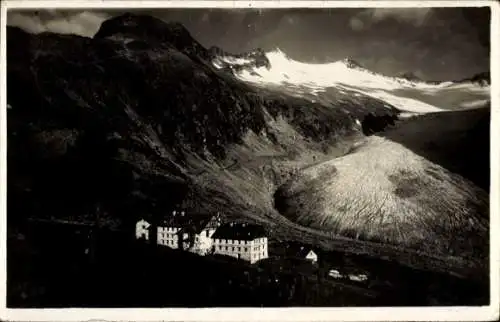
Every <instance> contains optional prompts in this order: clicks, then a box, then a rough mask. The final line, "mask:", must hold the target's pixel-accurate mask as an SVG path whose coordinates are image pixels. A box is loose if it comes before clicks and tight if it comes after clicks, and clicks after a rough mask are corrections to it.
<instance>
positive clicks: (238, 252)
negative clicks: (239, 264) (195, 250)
mask: <svg viewBox="0 0 500 322" xmlns="http://www.w3.org/2000/svg"><path fill="white" fill-rule="evenodd" d="M214 247H215V254H220V255H226V256H231V257H234V258H238V259H242V260H246V261H249V262H250V263H252V264H253V263H255V262H258V261H259V260H262V259H264V258H267V257H268V250H267V238H266V237H263V238H257V239H254V240H251V241H245V240H231V239H229V240H226V239H215V240H214Z"/></svg>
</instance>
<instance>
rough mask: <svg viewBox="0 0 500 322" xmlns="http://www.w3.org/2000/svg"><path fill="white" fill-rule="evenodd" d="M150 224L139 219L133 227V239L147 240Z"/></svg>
mask: <svg viewBox="0 0 500 322" xmlns="http://www.w3.org/2000/svg"><path fill="white" fill-rule="evenodd" d="M150 227H151V224H150V223H149V222H147V221H146V220H144V219H140V220H139V221H138V222H137V223H136V225H135V238H137V239H144V240H149V229H150Z"/></svg>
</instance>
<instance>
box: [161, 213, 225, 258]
mask: <svg viewBox="0 0 500 322" xmlns="http://www.w3.org/2000/svg"><path fill="white" fill-rule="evenodd" d="M220 224H221V218H220V216H219V215H211V214H196V213H190V214H186V213H185V212H184V211H181V212H178V211H173V212H172V214H170V215H168V216H166V217H165V218H164V220H163V221H161V222H160V223H159V224H158V226H157V236H156V237H157V243H158V245H164V246H167V247H170V248H173V249H181V250H187V251H190V252H193V253H196V254H199V255H206V254H207V253H208V252H209V251H210V250H211V248H212V243H213V240H212V238H211V237H212V235H213V234H214V233H215V231H216V229H217V227H219V226H220Z"/></svg>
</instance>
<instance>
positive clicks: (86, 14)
mask: <svg viewBox="0 0 500 322" xmlns="http://www.w3.org/2000/svg"><path fill="white" fill-rule="evenodd" d="M108 17H109V15H108V14H107V13H103V12H94V11H80V12H70V11H59V10H43V11H40V12H33V11H15V12H9V13H8V14H7V25H9V26H15V27H19V28H22V29H24V30H26V31H27V32H31V33H40V32H45V31H49V32H55V33H60V34H75V35H80V36H86V37H92V36H94V34H95V33H96V32H97V31H98V30H99V27H100V26H101V23H102V22H103V21H104V20H106V19H107V18H108Z"/></svg>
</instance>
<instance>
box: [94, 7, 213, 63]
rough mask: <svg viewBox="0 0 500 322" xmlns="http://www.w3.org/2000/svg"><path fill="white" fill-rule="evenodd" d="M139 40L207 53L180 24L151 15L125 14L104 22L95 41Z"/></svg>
mask: <svg viewBox="0 0 500 322" xmlns="http://www.w3.org/2000/svg"><path fill="white" fill-rule="evenodd" d="M103 38H108V39H109V38H112V39H114V40H128V39H131V40H139V41H145V42H152V43H165V44H170V45H172V46H174V47H176V48H177V49H178V50H181V51H186V50H187V51H190V52H191V51H194V52H196V53H198V54H202V53H205V51H206V50H204V48H203V46H201V45H200V44H199V43H198V42H197V41H196V40H195V39H194V38H193V37H192V36H191V34H190V33H189V31H188V30H187V29H186V28H185V27H184V26H183V25H182V24H181V23H179V22H165V21H163V20H161V19H159V18H156V17H152V16H149V15H140V14H132V13H125V14H123V15H119V16H116V17H113V18H111V19H108V20H106V21H104V22H103V23H102V24H101V27H100V28H99V30H98V31H97V33H96V34H95V35H94V39H103Z"/></svg>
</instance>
